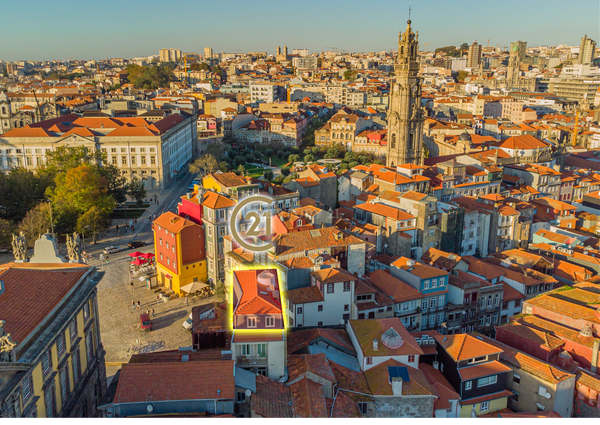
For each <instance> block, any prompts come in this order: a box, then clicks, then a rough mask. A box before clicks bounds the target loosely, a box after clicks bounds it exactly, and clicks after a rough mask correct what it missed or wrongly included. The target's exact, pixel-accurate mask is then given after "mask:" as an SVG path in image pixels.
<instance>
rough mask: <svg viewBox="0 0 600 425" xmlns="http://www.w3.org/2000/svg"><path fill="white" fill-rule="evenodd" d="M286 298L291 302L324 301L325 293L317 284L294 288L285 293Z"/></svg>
mask: <svg viewBox="0 0 600 425" xmlns="http://www.w3.org/2000/svg"><path fill="white" fill-rule="evenodd" d="M285 298H286V300H288V301H289V302H290V303H291V304H308V303H316V302H319V301H323V299H324V298H323V294H322V293H321V291H320V290H319V288H317V287H316V286H308V287H304V288H298V289H292V290H291V291H287V292H286V293H285Z"/></svg>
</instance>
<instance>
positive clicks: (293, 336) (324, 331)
mask: <svg viewBox="0 0 600 425" xmlns="http://www.w3.org/2000/svg"><path fill="white" fill-rule="evenodd" d="M321 341H323V342H324V343H326V344H328V345H332V346H338V347H340V348H342V349H344V350H346V351H349V352H352V353H355V351H354V346H353V345H352V342H350V338H349V337H348V333H347V332H346V330H345V329H328V328H313V329H302V330H297V331H295V332H288V334H287V350H288V353H289V354H294V353H295V352H297V351H300V350H302V349H304V348H305V347H307V346H309V345H312V344H313V343H317V342H321Z"/></svg>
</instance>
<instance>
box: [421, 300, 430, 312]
mask: <svg viewBox="0 0 600 425" xmlns="http://www.w3.org/2000/svg"><path fill="white" fill-rule="evenodd" d="M428 307H429V301H428V300H423V301H421V308H422V309H423V310H427V308H428Z"/></svg>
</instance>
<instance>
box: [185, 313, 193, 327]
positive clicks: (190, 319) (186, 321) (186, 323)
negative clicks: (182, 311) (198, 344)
mask: <svg viewBox="0 0 600 425" xmlns="http://www.w3.org/2000/svg"><path fill="white" fill-rule="evenodd" d="M193 324H194V322H193V321H192V313H190V316H189V317H188V318H187V319H185V322H183V329H185V330H186V331H191V330H192V325H193Z"/></svg>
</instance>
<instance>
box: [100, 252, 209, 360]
mask: <svg viewBox="0 0 600 425" xmlns="http://www.w3.org/2000/svg"><path fill="white" fill-rule="evenodd" d="M152 250H153V249H152V247H144V248H141V249H139V251H140V252H151V251H152ZM109 259H110V262H109V263H108V264H107V265H100V264H94V265H96V267H97V268H98V270H100V271H102V270H104V276H103V277H102V279H101V280H100V282H99V284H98V310H99V314H100V332H101V338H102V344H103V345H104V349H105V350H106V361H107V362H109V363H113V362H122V363H125V362H128V361H129V359H130V357H131V356H132V355H133V354H137V353H140V352H141V353H149V352H152V351H158V350H174V349H175V350H176V349H178V348H179V347H186V346H190V345H192V336H191V333H190V332H189V331H186V330H185V329H184V328H183V321H184V320H185V319H186V318H187V317H188V316H189V314H190V313H191V311H192V307H194V306H197V305H201V304H207V303H211V302H213V301H214V300H215V298H206V299H203V300H195V299H193V298H190V302H189V305H187V306H186V305H185V298H176V299H173V300H170V301H167V302H162V301H158V300H157V299H156V293H155V292H154V290H150V289H148V288H147V287H146V285H145V283H142V282H140V281H139V279H138V278H134V280H133V283H134V290H133V291H132V290H131V285H130V282H131V281H130V280H129V260H130V257H129V256H128V252H127V251H124V252H121V253H118V254H113V255H111V256H110V257H109ZM96 262H97V261H96ZM153 282H154V280H153ZM133 300H135V301H136V302H137V301H138V300H139V301H140V304H141V308H140V309H137V308H136V309H132V307H131V305H132V301H133ZM147 309H154V312H155V314H154V315H152V317H151V320H152V328H153V330H152V331H148V332H144V331H141V330H140V314H142V313H145V312H146V310H147Z"/></svg>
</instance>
